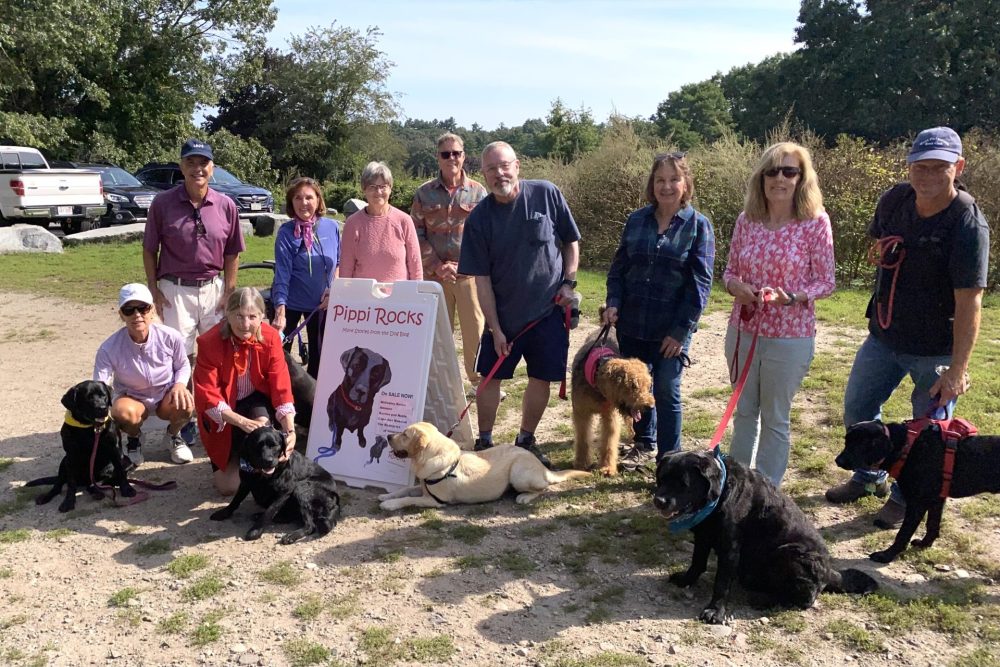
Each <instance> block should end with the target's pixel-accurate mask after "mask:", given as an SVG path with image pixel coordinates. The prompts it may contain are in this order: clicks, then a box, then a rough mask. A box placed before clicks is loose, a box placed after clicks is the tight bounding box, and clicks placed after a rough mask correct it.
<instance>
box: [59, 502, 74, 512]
mask: <svg viewBox="0 0 1000 667" xmlns="http://www.w3.org/2000/svg"><path fill="white" fill-rule="evenodd" d="M75 509H76V503H66V502H64V503H62V504H60V505H59V511H60V512H72V511H73V510H75Z"/></svg>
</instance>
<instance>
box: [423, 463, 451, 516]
mask: <svg viewBox="0 0 1000 667" xmlns="http://www.w3.org/2000/svg"><path fill="white" fill-rule="evenodd" d="M458 462H459V459H455V462H454V463H452V464H451V467H450V468H448V472H446V473H445V474H443V475H441V476H440V477H438V478H437V479H425V480H424V491H426V492H427V495H429V496H430V497H431V498H433V499H434V500H436V501H438V502H439V503H441V504H442V505H447V504H448V502H447V501H444V500H441V499H440V498H438V497H437V496H435V495H434V492H433V491H431V489H430V487H432V486H434V485H435V484H437V483H439V482H443V481H444V480H446V479H448V478H449V477H458V475H456V474H455V468H457V467H458Z"/></svg>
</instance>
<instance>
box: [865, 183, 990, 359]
mask: <svg viewBox="0 0 1000 667" xmlns="http://www.w3.org/2000/svg"><path fill="white" fill-rule="evenodd" d="M868 231H869V233H870V234H871V235H872V237H874V238H876V239H882V238H886V237H888V236H900V237H902V244H901V246H900V248H898V249H897V251H898V250H900V249H901V250H902V251H905V255H904V257H903V260H902V262H901V263H900V265H899V275H898V276H897V277H896V280H895V293H894V294H892V307H891V321H889V322H888V325H889V326H888V327H887V328H885V329H883V328H882V326H881V324H880V323H879V319H880V318H879V316H878V314H877V313H878V311H880V312H881V319H882V320H883V322H884V321H885V320H887V319H889V317H888V316H889V302H890V293H891V292H892V289H893V288H892V285H893V271H894V269H891V268H883V267H880V268H878V269H876V274H875V291H874V294H873V295H872V299H871V301H870V302H869V304H868V312H867V313H866V316H867V317H868V318H869V319H868V329H869V331H871V333H872V335H873V336H875V337H876V338H878V339H879V340H881V341H882V342H884V343H886V344H887V345H888V346H889V347H891V348H892V349H893V350H896V351H897V352H901V353H904V354H915V355H920V356H939V355H949V354H951V351H952V343H953V331H952V326H953V321H954V317H955V292H954V291H955V290H956V289H963V288H970V287H986V271H987V267H988V266H989V249H990V231H989V226H988V225H987V224H986V219H985V218H984V217H983V214H982V212H980V210H979V207H978V206H976V200H975V199H973V198H972V196H971V195H970V194H969V193H967V192H964V191H959V193H958V196H957V197H955V199H953V200H952V202H951V204H950V205H949V206H948V207H947V208H946V209H944V210H943V211H941V212H939V213H937V214H935V215H932V216H930V217H929V218H921V217H919V216H918V215H917V209H916V193H915V192H914V191H913V188H912V187H911V186H910V185H909V184H908V183H903V184H900V185H897V186H895V187H894V188H892V189H891V190H888V191H887V192H886V193H885V194H883V195H882V197H881V199H879V203H878V207H877V208H876V209H875V218H874V219H873V220H872V224H871V226H870V227H869V229H868ZM893 259H895V255H893V256H890V257H888V258H887V262H885V263H891V260H893Z"/></svg>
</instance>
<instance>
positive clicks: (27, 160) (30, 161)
mask: <svg viewBox="0 0 1000 667" xmlns="http://www.w3.org/2000/svg"><path fill="white" fill-rule="evenodd" d="M17 156H18V157H19V158H21V169H45V167H46V164H45V160H43V159H42V156H41V155H39V154H38V153H29V152H26V151H18V154H17Z"/></svg>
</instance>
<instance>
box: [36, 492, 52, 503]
mask: <svg viewBox="0 0 1000 667" xmlns="http://www.w3.org/2000/svg"><path fill="white" fill-rule="evenodd" d="M50 500H52V498H50V497H48V496H47V495H46V494H44V493H43V494H42V495H40V496H35V504H36V505H44V504H45V503H47V502H49V501H50Z"/></svg>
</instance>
